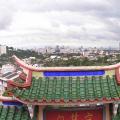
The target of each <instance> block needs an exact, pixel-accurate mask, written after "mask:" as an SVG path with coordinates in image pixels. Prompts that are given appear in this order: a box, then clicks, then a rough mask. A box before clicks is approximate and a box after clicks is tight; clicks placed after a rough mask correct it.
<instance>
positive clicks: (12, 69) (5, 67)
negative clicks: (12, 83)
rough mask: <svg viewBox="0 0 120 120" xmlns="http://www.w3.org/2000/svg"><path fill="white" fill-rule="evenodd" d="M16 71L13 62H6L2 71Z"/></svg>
mask: <svg viewBox="0 0 120 120" xmlns="http://www.w3.org/2000/svg"><path fill="white" fill-rule="evenodd" d="M14 71H15V66H14V65H11V64H6V65H3V66H2V69H1V73H2V74H5V73H8V72H14Z"/></svg>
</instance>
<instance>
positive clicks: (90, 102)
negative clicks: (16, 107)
mask: <svg viewBox="0 0 120 120" xmlns="http://www.w3.org/2000/svg"><path fill="white" fill-rule="evenodd" d="M16 100H17V101H19V102H21V103H24V104H32V105H80V104H97V103H102V104H106V103H113V102H120V98H112V99H110V100H108V99H106V98H103V99H102V100H92V101H91V100H85V101H80V100H76V101H69V102H63V101H60V102H55V101H51V102H46V101H42V102H39V101H37V100H35V101H30V100H22V99H20V98H16Z"/></svg>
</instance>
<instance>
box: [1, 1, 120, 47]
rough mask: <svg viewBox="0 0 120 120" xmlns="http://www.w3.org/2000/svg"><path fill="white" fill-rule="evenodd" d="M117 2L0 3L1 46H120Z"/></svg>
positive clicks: (119, 14)
mask: <svg viewBox="0 0 120 120" xmlns="http://www.w3.org/2000/svg"><path fill="white" fill-rule="evenodd" d="M119 3H120V1H119V0H114V1H113V0H109V1H108V0H91V1H89V0H81V1H77V0H69V1H68V0H61V1H58V0H52V1H49V0H11V1H7V0H1V1H0V15H1V16H0V44H5V45H8V46H13V47H17V48H32V47H39V46H56V45H64V46H72V47H78V46H84V47H116V48H118V46H119V41H120V37H119V31H120V22H119V21H120V18H119V16H120V10H119Z"/></svg>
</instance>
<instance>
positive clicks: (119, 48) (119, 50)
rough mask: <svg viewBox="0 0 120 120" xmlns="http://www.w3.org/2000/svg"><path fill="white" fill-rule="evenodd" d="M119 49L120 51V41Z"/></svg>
mask: <svg viewBox="0 0 120 120" xmlns="http://www.w3.org/2000/svg"><path fill="white" fill-rule="evenodd" d="M119 51H120V42H119Z"/></svg>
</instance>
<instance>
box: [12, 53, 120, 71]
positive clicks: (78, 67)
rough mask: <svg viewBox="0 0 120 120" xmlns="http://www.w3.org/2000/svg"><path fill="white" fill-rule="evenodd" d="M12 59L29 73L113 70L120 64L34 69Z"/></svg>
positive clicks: (18, 60)
mask: <svg viewBox="0 0 120 120" xmlns="http://www.w3.org/2000/svg"><path fill="white" fill-rule="evenodd" d="M13 58H14V59H15V61H16V62H17V64H18V65H20V66H21V67H23V68H26V69H29V70H31V71H37V72H42V71H79V70H113V69H116V68H118V67H120V63H117V64H114V65H109V66H76V67H75V66H74V67H34V66H32V65H28V64H26V63H24V62H23V61H22V60H21V59H19V58H18V57H17V56H15V55H13Z"/></svg>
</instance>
